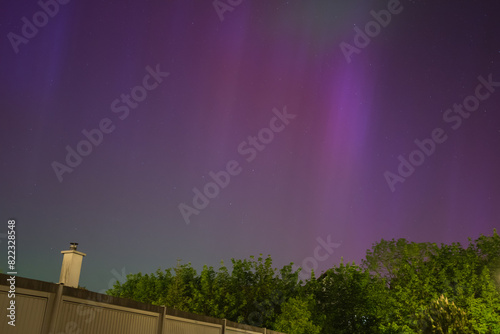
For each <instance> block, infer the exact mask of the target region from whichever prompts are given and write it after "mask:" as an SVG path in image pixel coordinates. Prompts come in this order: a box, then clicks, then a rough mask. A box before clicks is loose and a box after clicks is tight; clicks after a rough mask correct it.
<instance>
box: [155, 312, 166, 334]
mask: <svg viewBox="0 0 500 334" xmlns="http://www.w3.org/2000/svg"><path fill="white" fill-rule="evenodd" d="M166 314H167V308H166V307H165V305H162V306H161V313H160V314H159V315H158V318H159V319H158V331H157V333H158V334H163V321H164V320H165V315H166Z"/></svg>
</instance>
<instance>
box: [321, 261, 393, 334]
mask: <svg viewBox="0 0 500 334" xmlns="http://www.w3.org/2000/svg"><path fill="white" fill-rule="evenodd" d="M314 290H315V299H316V308H315V312H316V313H318V314H322V315H324V317H322V318H316V321H317V322H318V323H319V324H320V326H321V327H322V331H321V333H322V334H330V333H332V334H333V333H375V332H376V331H377V328H378V325H379V323H380V321H381V320H382V317H383V313H384V309H385V307H384V305H385V304H386V288H385V281H384V280H383V279H381V278H379V277H372V276H371V275H370V274H369V272H367V271H365V270H362V269H361V268H360V267H358V266H356V265H355V264H354V263H353V264H347V265H344V264H343V263H341V264H340V265H339V266H338V267H333V268H331V269H329V270H327V271H326V272H325V273H324V274H323V275H321V276H320V277H319V279H318V282H317V283H314Z"/></svg>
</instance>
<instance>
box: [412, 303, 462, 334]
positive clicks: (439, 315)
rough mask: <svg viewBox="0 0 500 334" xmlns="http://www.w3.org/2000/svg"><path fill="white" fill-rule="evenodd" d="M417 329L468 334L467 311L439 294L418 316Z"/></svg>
mask: <svg viewBox="0 0 500 334" xmlns="http://www.w3.org/2000/svg"><path fill="white" fill-rule="evenodd" d="M418 320H419V330H420V333H423V334H470V333H472V329H471V324H470V322H469V319H468V318H467V313H466V312H465V311H464V310H463V309H461V308H460V307H458V306H456V305H455V303H453V302H449V301H448V298H446V297H445V296H444V295H441V296H440V297H439V298H438V299H436V300H434V301H432V303H431V305H430V306H429V307H428V308H426V309H425V310H424V311H423V312H422V313H421V314H420V315H419V316H418Z"/></svg>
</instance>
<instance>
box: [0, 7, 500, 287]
mask: <svg viewBox="0 0 500 334" xmlns="http://www.w3.org/2000/svg"><path fill="white" fill-rule="evenodd" d="M41 3H42V4H40V3H37V1H22V2H19V1H14V0H6V1H4V2H3V9H4V10H3V11H2V12H1V14H0V15H1V20H0V22H1V26H0V27H1V33H2V34H3V36H4V37H3V40H2V43H1V44H0V48H1V55H2V58H1V60H2V62H1V65H0V67H1V69H2V71H1V77H0V87H1V90H0V91H1V93H0V94H1V97H2V98H1V107H2V109H1V111H2V115H3V122H1V125H0V136H1V146H0V152H1V157H2V163H1V174H0V175H1V184H2V187H1V189H2V190H1V201H0V212H1V213H2V221H3V223H2V221H0V233H6V230H7V220H8V219H12V218H15V219H16V222H17V225H16V226H17V232H16V233H17V234H16V237H17V267H18V272H19V275H20V276H26V277H30V278H35V279H40V280H46V281H57V279H58V277H59V270H60V266H61V260H62V256H61V254H60V251H62V250H66V249H67V248H68V247H69V243H70V242H78V243H79V244H80V245H79V250H81V251H82V252H85V253H87V257H86V258H85V259H84V261H83V269H82V276H81V280H80V282H81V285H84V286H86V287H87V288H89V289H92V290H95V291H99V290H101V289H104V288H107V287H108V282H109V281H110V280H112V279H113V278H116V277H117V276H120V275H123V273H136V272H139V271H141V272H143V273H148V272H152V271H155V270H156V269H157V268H159V267H162V268H167V267H172V266H175V264H176V263H177V259H182V261H183V262H191V263H192V264H193V266H194V267H195V268H198V269H200V268H201V266H202V265H203V264H207V265H212V266H214V267H217V266H218V265H219V263H220V260H222V259H223V260H224V261H225V262H226V263H228V262H229V260H230V258H233V257H234V258H246V257H248V256H249V255H258V254H260V253H262V254H264V255H267V254H271V256H272V258H273V260H274V261H275V263H274V264H275V265H276V266H281V265H283V264H287V263H289V262H294V263H297V264H301V263H303V262H304V259H307V258H310V257H313V258H314V256H315V255H314V252H315V249H316V248H317V246H318V243H320V244H321V243H325V242H326V241H325V240H330V242H331V243H335V245H336V247H335V249H334V251H332V252H331V253H330V252H328V254H329V256H328V257H327V258H326V259H324V260H321V261H320V260H317V265H318V268H317V271H318V272H321V270H325V269H326V268H328V267H329V266H331V265H333V264H338V263H339V262H340V258H341V257H343V258H344V261H353V260H354V261H356V262H358V261H359V260H360V259H361V258H363V257H364V254H365V251H366V249H367V248H370V247H371V244H372V243H374V242H377V241H379V240H380V239H381V238H384V239H391V238H407V239H409V240H412V241H416V242H420V241H429V242H436V243H441V242H443V243H450V242H454V241H459V242H463V243H466V242H467V238H468V237H472V238H476V237H478V236H479V234H481V233H483V234H491V232H492V230H493V228H494V227H498V226H500V225H499V222H500V205H499V204H500V176H499V172H498V171H499V170H500V156H499V147H500V110H499V109H500V87H499V85H500V84H499V82H500V66H499V61H500V22H499V20H498V14H497V13H498V10H499V9H500V5H499V4H498V2H497V1H493V0H488V1H482V2H474V1H470V0H469V1H465V0H458V1H451V0H445V1H439V2H438V1H430V0H427V1H426V0H423V1H409V0H401V1H400V2H398V1H395V0H389V1H361V0H355V1H336V0H335V1H333V0H332V1H326V0H325V1H319V0H318V1H282V0H277V1H260V0H256V1H251V0H227V1H226V0H220V1H194V0H193V1H176V0H168V1H166V0H162V1H156V0H151V1H118V0H95V1H94V0H93V1H86V2H83V1H75V0H73V1H68V0H64V1H63V0H59V2H57V1H55V0H42V1H41ZM44 8H45V9H44ZM39 13H42V14H39ZM386 13H390V19H389V17H388V16H387V14H386ZM384 15H385V16H384ZM377 18H378V20H379V21H377ZM35 23H37V24H38V26H37V25H36V24H35ZM377 27H378V28H377ZM346 45H349V46H348V47H347V49H346ZM346 50H348V51H346ZM346 52H350V53H349V55H348V56H346ZM479 78H481V79H479ZM478 85H482V86H481V87H480V88H478ZM476 100H477V102H478V103H476ZM476 104H477V106H476ZM460 105H462V106H463V107H460ZM460 108H462V109H460ZM284 115H285V116H284ZM286 115H289V116H288V118H287V116H286ZM457 117H459V118H457ZM447 120H448V121H447ZM458 122H460V125H458ZM435 129H441V132H439V131H438V132H439V133H436V135H435V138H437V141H436V139H434V140H433V142H434V147H433V146H432V144H430V142H429V141H426V140H427V139H429V138H430V139H432V138H433V136H434V135H433V133H434V130H435ZM445 136H446V139H445V140H443V138H444V137H445ZM439 140H441V141H442V142H439ZM416 142H418V143H421V146H422V145H425V143H426V145H427V146H423V147H424V148H422V147H420V146H419V144H416ZM422 143H423V144H422ZM425 147H427V150H428V151H427V152H426V151H425V150H426V148H425ZM415 150H420V151H422V153H415V154H413V155H412V152H413V151H415ZM399 157H402V158H403V159H404V160H405V161H406V163H405V164H408V163H409V164H412V162H411V161H413V162H415V163H416V164H418V166H413V165H408V166H406V167H401V168H402V170H403V173H404V172H405V171H406V172H407V176H405V177H404V182H396V183H394V184H393V187H391V186H390V185H389V184H388V181H387V179H386V176H385V175H386V174H385V173H386V172H390V173H392V174H393V175H399V174H398V166H399V165H400V164H401V163H402V162H401V161H402V160H401V159H400V158H399ZM418 159H420V160H418ZM410 160H411V161H410ZM412 167H413V171H411V169H412ZM405 168H407V169H406V170H405ZM410 171H411V173H410ZM400 177H401V176H400ZM207 185H208V186H207ZM183 204H184V205H183ZM180 207H182V208H183V210H185V211H184V213H185V214H184V215H183V213H182V212H183V211H182V209H180ZM186 210H187V211H186ZM186 216H188V220H189V224H187V223H186V222H187V221H186ZM1 224H3V227H2V225H1ZM1 237H2V234H0V241H2V238H1ZM318 239H319V240H322V241H321V242H320V241H318ZM3 240H5V239H3ZM0 245H1V247H2V248H4V246H5V245H6V244H5V242H2V243H1V244H0ZM0 269H2V270H4V271H5V266H4V265H2V266H0ZM117 273H120V275H118V274H117Z"/></svg>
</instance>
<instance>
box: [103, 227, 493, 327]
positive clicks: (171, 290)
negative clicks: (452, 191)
mask: <svg viewBox="0 0 500 334" xmlns="http://www.w3.org/2000/svg"><path fill="white" fill-rule="evenodd" d="M231 265H232V268H231V269H229V268H227V267H226V266H225V265H224V263H221V266H220V268H219V269H218V270H215V269H214V268H213V267H208V266H204V267H203V270H202V271H201V273H200V274H199V275H198V274H197V273H196V271H195V270H194V269H193V268H192V267H191V264H189V263H188V264H183V265H180V264H178V265H177V266H176V267H175V268H171V269H167V270H164V271H162V270H160V269H158V270H157V271H156V272H155V273H152V274H149V275H148V274H146V275H143V274H141V273H138V274H131V275H128V276H127V281H126V282H123V283H119V282H117V283H116V284H115V285H114V286H113V288H112V289H110V290H108V291H107V293H108V294H110V295H113V296H118V297H124V298H130V299H134V300H137V301H140V302H144V303H152V304H156V305H166V306H169V307H173V308H176V309H180V310H185V311H189V312H193V313H198V314H204V315H208V316H213V317H217V318H225V319H228V320H231V321H235V322H240V323H245V324H250V325H254V326H260V327H266V328H270V329H274V330H278V331H281V332H284V333H288V334H295V333H297V334H298V333H308V334H319V333H321V334H334V333H335V334H336V333H370V334H401V333H404V334H415V333H480V334H500V237H499V236H498V234H497V233H496V231H494V233H493V236H483V235H481V236H480V237H479V238H478V239H477V240H476V241H471V240H470V242H469V245H468V246H467V247H466V248H464V247H463V246H462V245H460V244H459V243H452V244H451V245H440V246H437V245H436V244H432V243H414V242H409V241H407V240H405V239H399V240H394V239H393V240H390V241H386V240H383V239H382V240H381V241H380V242H379V243H377V244H374V245H373V247H372V249H371V250H368V251H367V254H366V258H365V260H363V262H362V266H361V267H359V266H357V265H355V264H354V263H352V264H344V263H343V262H341V263H340V265H338V266H334V267H332V268H330V269H328V270H327V271H326V272H325V273H324V274H322V275H321V276H320V277H319V278H318V279H316V278H315V275H314V273H311V278H310V279H309V280H307V281H306V282H305V284H302V282H300V281H299V278H298V272H294V271H293V270H292V264H290V265H286V266H284V267H283V268H281V269H279V270H278V269H276V268H274V267H273V266H272V259H271V257H270V256H268V257H267V258H263V257H262V255H260V256H259V257H258V258H255V257H253V256H251V257H250V258H249V259H243V260H236V259H231ZM444 296H446V297H447V298H444Z"/></svg>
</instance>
